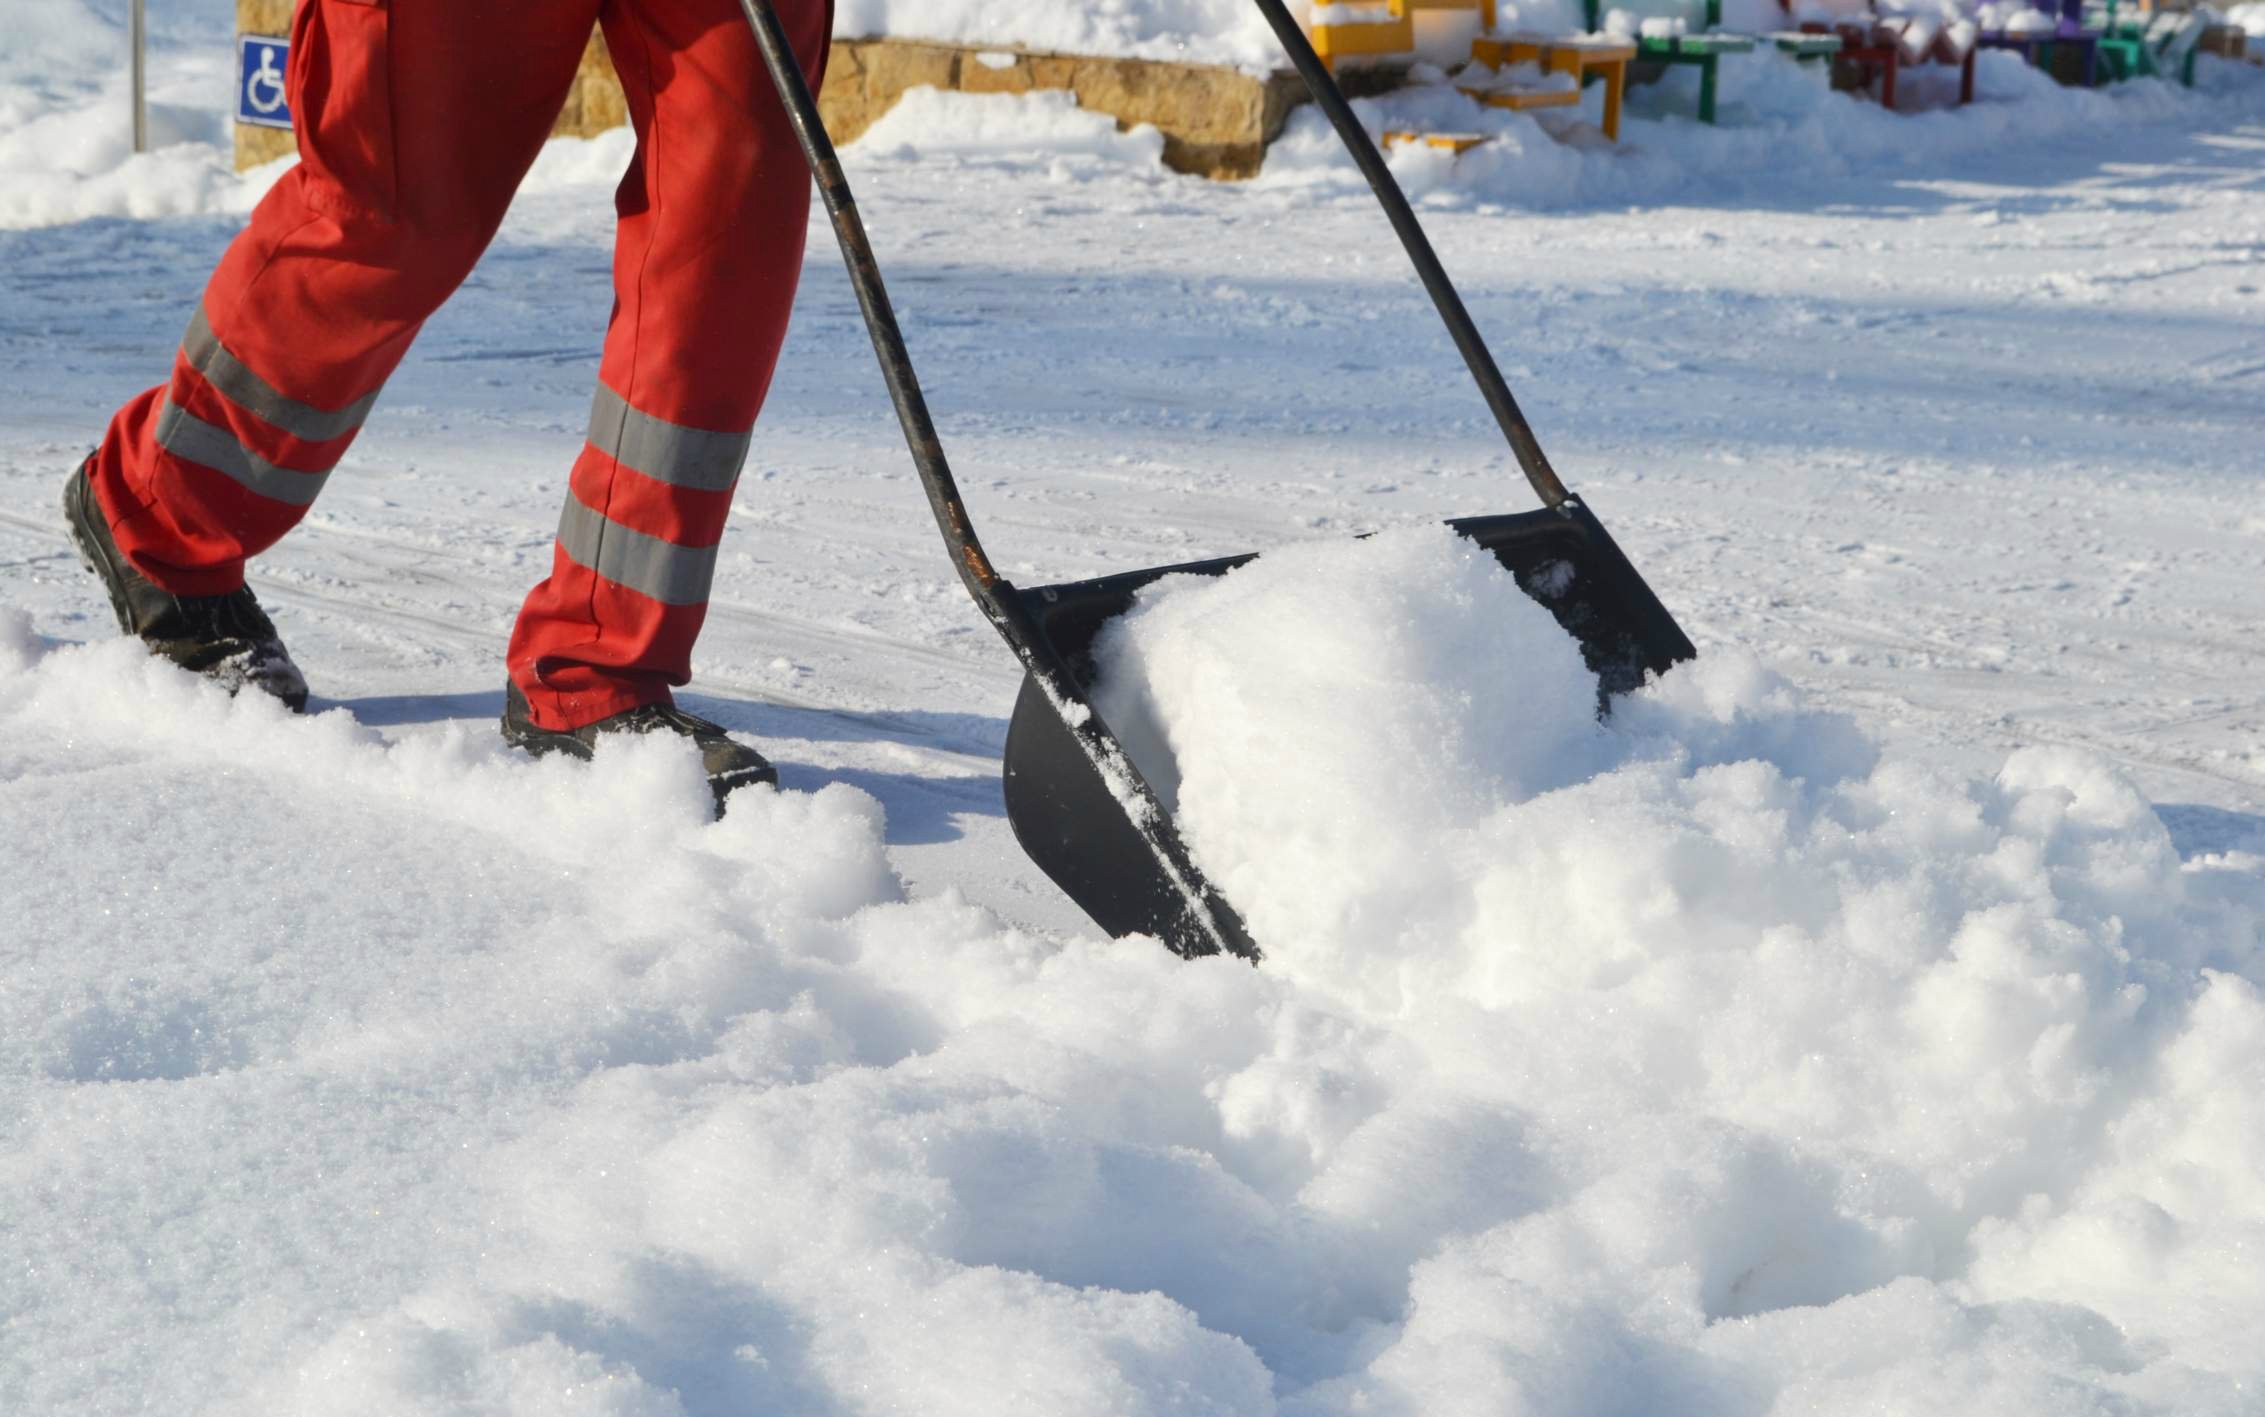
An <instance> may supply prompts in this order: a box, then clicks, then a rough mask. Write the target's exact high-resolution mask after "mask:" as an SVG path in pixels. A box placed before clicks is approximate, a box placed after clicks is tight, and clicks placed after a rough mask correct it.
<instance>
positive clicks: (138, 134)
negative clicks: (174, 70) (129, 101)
mask: <svg viewBox="0 0 2265 1417" xmlns="http://www.w3.org/2000/svg"><path fill="white" fill-rule="evenodd" d="M142 3H143V0H133V7H132V9H131V10H130V11H129V12H128V17H127V20H126V42H127V43H128V44H130V45H132V46H133V50H134V60H133V67H134V151H135V152H138V153H146V152H148V151H149V101H148V96H147V92H146V89H147V85H146V82H145V80H144V76H143V73H142V50H143V48H144V47H145V46H144V43H143V41H144V40H145V39H146V38H147V34H146V26H145V25H144V24H143V22H142Z"/></svg>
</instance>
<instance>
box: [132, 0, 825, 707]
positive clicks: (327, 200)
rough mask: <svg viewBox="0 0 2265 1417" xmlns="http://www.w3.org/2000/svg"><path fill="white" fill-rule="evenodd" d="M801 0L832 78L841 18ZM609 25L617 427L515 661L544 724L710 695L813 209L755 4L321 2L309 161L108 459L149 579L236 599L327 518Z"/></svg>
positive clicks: (515, 636) (294, 94) (306, 49)
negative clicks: (719, 599)
mask: <svg viewBox="0 0 2265 1417" xmlns="http://www.w3.org/2000/svg"><path fill="white" fill-rule="evenodd" d="M773 3H774V5H775V8H776V10H777V12H778V14H779V17H780V19H781V20H782V21H783V22H784V24H785V26H786V29H787V31H788V33H789V35H790V36H791V38H792V41H793V44H794V48H795V52H796V54H797V56H798V57H799V58H800V60H801V62H802V67H803V70H804V72H805V73H806V74H808V75H809V76H810V77H811V79H812V81H813V83H815V81H816V80H817V79H818V77H819V76H820V74H821V73H822V71H823V66H824V62H825V53H826V44H827V36H828V34H829V32H830V30H831V28H832V7H831V5H830V3H829V0H773ZM593 24H603V25H604V27H605V34H606V41H607V46H608V48H609V49H610V50H611V51H612V56H613V61H614V67H615V68H616V69H617V70H618V71H619V73H620V75H621V80H622V85H623V87H624V89H626V90H627V94H628V100H629V115H630V121H631V123H632V125H633V126H634V128H635V131H636V136H637V155H636V158H635V160H634V161H633V162H632V163H631V164H630V168H629V173H628V175H627V176H626V177H624V178H623V179H622V183H621V188H620V191H619V193H618V194H617V198H616V206H617V209H618V212H619V218H620V220H619V225H618V227H617V229H616V234H615V239H614V311H613V319H612V323H611V325H610V327H609V328H608V330H607V333H606V343H605V355H604V359H603V361H602V363H601V365H600V367H599V375H598V389H597V395H596V399H595V402H594V404H593V406H592V409H591V414H590V427H589V438H588V441H587V442H586V443H585V444H584V445H583V448H582V451H581V455H580V457H579V459H578V460H577V461H576V462H575V464H574V470H573V476H572V479H571V482H570V484H569V491H568V495H567V499H566V511H565V514H564V516H563V517H562V518H561V520H560V523H559V532H558V541H557V545H556V548H555V550H554V552H553V556H552V562H551V574H550V577H549V578H548V579H547V580H545V581H544V582H543V583H542V584H540V585H538V586H537V587H535V589H534V591H533V592H532V593H531V594H530V595H529V596H528V598H527V601H526V604H525V605H524V606H523V607H522V608H521V610H520V614H519V621H518V625H517V627H516V628H515V629H514V630H513V632H512V637H511V645H510V649H509V651H508V653H507V657H506V658H507V665H508V669H509V672H510V675H511V677H512V679H513V680H514V681H515V682H516V683H517V684H518V685H519V687H520V689H521V690H522V691H524V692H525V694H526V695H527V701H528V704H529V705H530V707H531V708H532V710H533V714H534V718H535V721H536V722H537V723H539V724H541V725H542V726H544V727H546V728H562V729H563V728H576V727H580V726H581V725H583V724H585V723H589V722H592V721H594V720H596V719H600V718H604V717H606V716H608V715H611V714H615V713H619V712H621V711H622V710H624V709H629V708H634V707H636V706H638V705H640V704H646V703H654V702H663V701H666V700H667V699H668V697H669V686H671V685H681V684H683V683H685V682H687V681H688V680H689V679H690V677H691V650H692V641H693V639H694V637H695V636H696V635H697V634H698V633H699V630H700V623H701V620H702V619H703V618H704V616H705V615H706V613H707V600H708V587H709V582H710V580H711V579H712V577H713V573H714V569H715V562H716V545H717V542H718V541H719V540H720V539H721V537H722V535H723V526H724V518H725V515H726V513H727V511H728V510H729V508H730V505H731V497H732V488H733V486H734V484H735V483H736V481H737V480H738V476H739V468H740V464H741V462H742V460H743V459H744V458H745V456H746V453H747V447H748V441H749V435H750V430H751V429H752V428H753V427H754V424H755V416H756V413H757V411H758V410H759V409H760V408H761V406H762V402H763V396H764V393H765V392H766V391H767V389H768V388H769V386H770V381H771V374H772V370H773V368H774V367H775V365H776V363H777V360H778V351H779V346H780V344H781V342H782V341H783V340H784V339H785V337H786V327H787V315H788V311H789V309H790V307H791V306H792V304H793V301H794V288H795V282H796V279H797V277H798V276H799V275H800V273H801V268H802V247H803V233H804V230H805V228H806V225H807V221H808V215H809V203H810V182H809V175H808V171H807V169H806V168H805V167H804V165H803V160H802V157H801V154H800V152H799V150H798V149H797V147H796V146H795V141H794V136H793V132H792V130H791V129H790V128H789V126H788V124H787V119H786V114H785V111H784V109H783V108H782V107H781V106H780V104H779V102H778V99H777V97H776V96H775V95H774V94H773V93H772V91H771V86H770V80H769V78H768V76H767V75H766V74H765V72H764V69H763V66H762V59H761V56H760V54H759V53H758V52H757V50H756V48H755V42H754V38H753V36H752V35H751V34H750V33H749V31H748V28H747V23H746V20H745V18H744V17H743V16H742V15H741V13H740V10H739V6H738V4H737V3H736V0H477V3H472V4H467V3H464V0H300V4H299V8H298V12H297V14H296V16H295V17H294V19H293V21H292V35H291V39H292V44H291V52H290V61H289V72H288V74H287V76H286V89H287V91H288V93H289V95H290V100H291V109H292V113H293V116H294V119H295V121H296V123H297V126H298V141H299V154H300V159H301V161H300V162H299V165H298V166H297V167H295V168H294V169H292V170H291V172H289V173H288V174H286V175H285V176H284V177H283V179H282V180H281V181H279V182H278V183H277V184H276V185H275V187H274V189H273V190H272V191H270V192H269V193H268V195H267V197H266V199H265V200H264V201H262V202H261V203H260V205H259V208H258V209H257V210H256V211H255V212H254V213H253V214H252V220H251V223H250V225H249V226H248V227H247V228H246V229H245V230H244V232H243V233H242V234H241V235H240V236H238V237H237V238H236V240H235V242H234V243H233V244H232V245H231V246H230V247H229V248H228V253H227V254H226V255H225V256H223V257H222V258H221V262H220V268H219V269H218V270H217V271H216V272H214V274H213V277H212V280H211V283H210V284H209V285H207V286H206V287H205V292H204V299H203V302H202V304H201V305H200V306H199V307H198V309H197V311H196V314H195V316H194V317H193V318H192V319H191V321H190V323H189V331H188V335H187V337H186V338H185V339H184V340H183V342H182V345H181V350H180V354H179V356H178V358H177V359H176V360H175V362H174V366H173V376H172V378H171V380H170V381H169V382H167V383H166V384H165V385H163V386H162V387H160V388H156V389H152V390H150V391H149V392H148V393H146V394H143V395H142V396H141V397H140V398H138V399H135V400H134V401H133V402H132V403H130V404H128V405H127V406H126V407H125V408H124V409H122V410H121V411H120V412H119V414H118V415H117V417H116V418H115V419H114V420H113V421H112V423H111V426H110V429H109V432H108V434H107V436H106V437H105V438H104V441H103V445H102V449H101V451H100V453H99V454H98V455H97V458H96V461H95V468H94V487H95V493H96V496H97V498H98V499H99V501H100V502H101V505H102V508H103V511H104V512H105V514H106V515H107V516H108V517H109V520H110V523H111V529H112V531H113V533H114V534H115V536H116V537H117V540H118V545H119V546H120V548H121V549H122V550H123V551H124V552H125V554H126V556H127V557H128V559H130V560H131V561H132V562H133V564H134V566H135V567H136V568H137V569H139V570H140V571H141V572H142V573H143V574H144V575H146V576H148V577H149V578H150V579H151V580H153V581H155V582H156V583H157V584H158V585H160V586H162V587H164V588H165V589H167V590H169V591H172V592H173V593H174V594H176V595H218V594H225V593H227V592H229V591H232V590H234V589H235V588H236V587H237V586H239V585H241V584H242V583H243V578H244V560H245V558H246V557H248V556H253V555H256V554H258V553H259V552H260V551H262V550H264V549H266V548H267V547H268V546H270V545H272V544H273V543H274V542H275V541H276V540H277V538H279V537H281V536H282V535H283V534H284V533H285V532H286V531H289V530H290V529H291V527H292V526H294V525H295V524H297V522H298V520H299V519H300V517H302V516H304V515H305V514H306V511H307V508H308V507H309V506H310V505H311V504H312V503H313V502H314V499H315V495H316V494H317V493H318V492H320V491H321V489H322V485H323V480H324V479H325V477H327V476H328V475H329V472H330V470H331V468H332V467H334V466H335V465H336V464H337V462H338V460H339V458H340V457H341V456H343V455H344V453H345V452H346V449H347V447H348V445H349V444H351V443H352V442H353V440H354V436H355V434H356V433H357V432H358V431H359V430H360V428H361V426H362V422H363V419H364V418H365V417H366V416H367V415H368V414H369V411H370V407H371V405H372V404H373V403H375V402H376V400H377V397H378V393H379V391H380V390H381V389H382V388H383V387H384V385H385V381H386V379H387V377H388V376H389V375H391V374H392V372H393V369H394V366H395V365H397V364H399V363H400V361H401V357H402V355H403V354H404V353H406V352H407V350H408V348H409V343H410V341H411V340H413V339H415V338H416V335H417V331H418V330H419V329H420V328H421V327H422V325H423V323H424V321H425V319H426V318H427V317H428V316H430V315H431V314H432V312H433V311H434V310H436V309H438V308H439V306H440V303H441V302H442V301H443V300H445V299H447V298H448V296H449V294H450V293H451V292H453V291H454V290H455V289H456V287H457V286H458V285H459V284H460V283H462V281H463V280H464V277H465V276H466V275H467V274H469V273H470V271H471V269H472V265H473V263H474V262H475V261H477V260H478V259H479V256H480V253H481V252H482V251H483V250H484V249H486V247H487V244H488V242H489V240H490V238H492V237H493V236H494V235H495V231H496V227H497V226H498V225H499V224H500V223H501V222H502V220H503V215H504V210H505V208H506V207H507V206H508V205H509V204H510V201H511V196H512V193H513V191H514V190H515V189H516V188H517V186H518V185H519V181H520V179H521V178H522V177H524V176H525V175H526V172H527V168H528V167H529V165H530V164H532V163H533V161H534V159H535V155H536V153H537V152H538V151H539V150H540V149H541V147H542V144H543V141H544V139H545V138H546V137H547V136H548V134H549V132H550V127H551V124H552V122H553V120H554V119H555V118H556V117H557V114H558V111H559V108H560V106H561V104H562V103H563V102H564V100H565V97H566V93H567V90H568V88H569V87H570V85H571V84H572V82H573V78H574V73H575V68H576V65H577V64H578V62H579V60H580V58H581V55H582V51H583V47H584V45H585V44H586V43H587V42H588V40H589V36H590V30H591V27H592V25H593Z"/></svg>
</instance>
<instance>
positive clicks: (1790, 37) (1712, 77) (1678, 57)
mask: <svg viewBox="0 0 2265 1417" xmlns="http://www.w3.org/2000/svg"><path fill="white" fill-rule="evenodd" d="M1583 3H1584V5H1585V6H1586V9H1587V13H1588V26H1589V29H1590V31H1591V32H1592V33H1593V32H1594V31H1596V29H1597V28H1598V27H1599V25H1600V24H1601V23H1602V11H1603V0H1583ZM1686 8H1689V9H1691V10H1693V11H1694V12H1696V17H1697V18H1699V20H1700V26H1699V29H1700V32H1699V33H1696V34H1674V35H1647V34H1639V35H1636V36H1634V39H1635V44H1636V62H1637V63H1639V64H1661V65H1667V64H1685V65H1690V66H1692V67H1695V68H1696V69H1698V71H1699V121H1700V122H1701V123H1708V124H1711V123H1713V122H1714V121H1715V95H1716V92H1717V84H1716V75H1717V73H1718V71H1719V69H1720V67H1721V63H1722V56H1723V55H1725V54H1750V53H1752V52H1753V51H1754V49H1755V48H1756V46H1758V45H1759V44H1760V43H1761V41H1762V40H1763V39H1768V40H1769V41H1771V42H1772V43H1774V44H1775V45H1776V46H1777V47H1778V49H1779V50H1781V51H1783V52H1784V53H1787V54H1790V55H1792V56H1793V57H1794V58H1796V59H1828V58H1830V57H1831V56H1833V55H1835V54H1838V53H1839V52H1840V36H1838V35H1831V34H1794V33H1782V34H1771V35H1761V36H1756V35H1750V34H1724V33H1722V32H1721V28H1720V27H1721V25H1722V0H1692V3H1691V4H1690V5H1689V6H1687V7H1686Z"/></svg>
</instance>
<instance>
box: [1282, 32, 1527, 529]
mask: <svg viewBox="0 0 2265 1417" xmlns="http://www.w3.org/2000/svg"><path fill="white" fill-rule="evenodd" d="M1256 3H1257V5H1258V9H1259V13H1260V14H1262V15H1264V16H1265V17H1266V23H1267V24H1269V25H1271V26H1273V28H1274V37H1275V38H1276V39H1278V40H1280V41H1281V42H1282V48H1283V50H1284V51H1285V52H1287V53H1288V54H1289V56H1290V63H1291V65H1292V66H1293V67H1295V68H1296V69H1297V71H1298V77H1299V78H1301V79H1304V80H1305V85H1306V92H1308V93H1310V94H1312V95H1313V101H1314V102H1315V103H1316V104H1317V105H1319V106H1320V108H1321V111H1322V112H1323V113H1324V114H1326V115H1328V118H1329V122H1330V126H1332V127H1334V128H1335V129H1336V130H1337V136H1338V138H1339V139H1341V140H1342V141H1343V142H1344V144H1345V149H1346V151H1348V152H1350V153H1351V154H1352V155H1353V163H1354V165H1355V166H1357V167H1359V168H1360V170H1361V176H1363V177H1365V178H1367V179H1368V185H1369V190H1371V191H1373V192H1375V193H1376V200H1377V201H1378V202H1380V203H1382V204H1383V207H1384V215H1385V216H1386V217H1387V218H1389V219H1390V220H1391V222H1392V230H1393V231H1394V232H1395V233H1397V234H1398V236H1399V238H1400V244H1401V245H1402V246H1403V247H1405V248H1407V252H1408V259H1409V260H1410V261H1411V262H1413V263H1414V264H1415V268H1416V277H1417V279H1419V280H1421V281H1422V282H1423V288H1424V290H1425V291H1426V292H1428V293H1429V294H1430V296H1431V303H1432V304H1433V305H1435V306H1437V307H1438V309H1439V318H1440V319H1442V320H1444V321H1446V323H1447V333H1448V335H1449V337H1451V338H1452V339H1453V340H1454V341H1455V348H1456V349H1457V350H1458V351H1460V352H1461V354H1462V356H1463V363H1464V364H1465V365H1466V366H1467V367H1468V368H1469V369H1470V371H1471V378H1472V379H1474V380H1476V381H1477V383H1478V386H1479V394H1480V396H1481V397H1483V398H1484V399H1485V400H1486V406H1487V407H1488V408H1489V409H1491V410H1492V411H1493V413H1494V421H1495V422H1496V423H1497V424H1500V425H1501V428H1502V436H1503V437H1505V438H1507V439H1508V440H1509V442H1510V452H1511V455H1512V456H1514V457H1516V458H1517V460H1518V467H1519V468H1520V470H1522V471H1523V472H1524V473H1525V474H1526V481H1527V482H1529V483H1531V484H1533V489H1534V495H1535V496H1537V497H1539V498H1541V500H1542V505H1543V506H1545V507H1548V508H1550V509H1551V510H1552V511H1554V510H1556V509H1557V508H1558V507H1559V506H1561V505H1563V503H1564V502H1565V501H1566V499H1567V498H1569V497H1570V496H1571V495H1572V494H1571V493H1569V492H1567V491H1566V490H1565V484H1564V483H1563V482H1560V481H1559V480H1558V478H1557V472H1556V469H1554V468H1552V467H1551V466H1550V465H1549V457H1548V455H1547V454H1545V453H1543V452H1542V450H1541V440H1540V439H1538V438H1536V437H1535V436H1534V430H1533V425H1532V424H1530V423H1528V422H1526V415H1525V414H1524V413H1522V412H1520V411H1519V409H1518V400H1517V399H1516V398H1514V397H1512V396H1511V393H1510V385H1509V384H1508V383H1507V382H1505V381H1504V380H1503V377H1502V370H1501V369H1500V368H1498V367H1497V366H1496V365H1495V362H1494V355H1493V353H1492V352H1491V351H1489V350H1488V349H1487V347H1486V340H1485V339H1484V338H1483V337H1482V336H1481V335H1480V334H1479V331H1478V326H1477V325H1475V324H1473V323H1472V322H1471V312H1470V311H1469V310H1467V309H1465V308H1464V307H1463V297H1462V296H1460V295H1458V294H1457V293H1456V291H1455V283H1454V282H1453V281H1451V280H1449V279H1448V278H1447V268H1446V267H1444V266H1442V265H1440V264H1439V256H1438V253H1437V252H1435V251H1433V250H1432V249H1431V239H1430V238H1429V237H1427V236H1425V235H1424V230H1423V224H1422V223H1421V222H1419V221H1417V220H1416V213H1415V210H1414V208H1412V207H1410V206H1409V205H1408V198H1407V194H1406V193H1404V192H1402V191H1401V190H1400V184H1399V182H1398V181H1397V180H1395V179H1394V178H1393V176H1392V169H1391V168H1390V167H1389V166H1387V165H1386V163H1385V161H1384V154H1382V153H1380V152H1378V151H1377V150H1376V143H1375V141H1374V140H1373V139H1371V138H1370V137H1369V135H1368V130H1367V129H1366V128H1363V127H1362V126H1361V120H1360V119H1359V118H1357V117H1355V116H1354V114H1353V107H1352V105H1351V104H1349V103H1347V102H1346V101H1345V91H1344V90H1343V89H1341V88H1339V87H1337V80H1336V79H1335V78H1334V77H1333V76H1332V75H1331V74H1330V72H1329V69H1328V67H1327V66H1326V65H1324V64H1323V63H1322V62H1321V56H1320V55H1318V54H1316V53H1314V52H1313V42H1312V41H1311V40H1309V39H1307V38H1306V33H1305V31H1304V30H1302V29H1300V28H1298V22H1297V21H1296V20H1294V19H1292V18H1290V12H1289V11H1288V10H1286V9H1284V8H1283V7H1282V0H1256Z"/></svg>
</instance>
